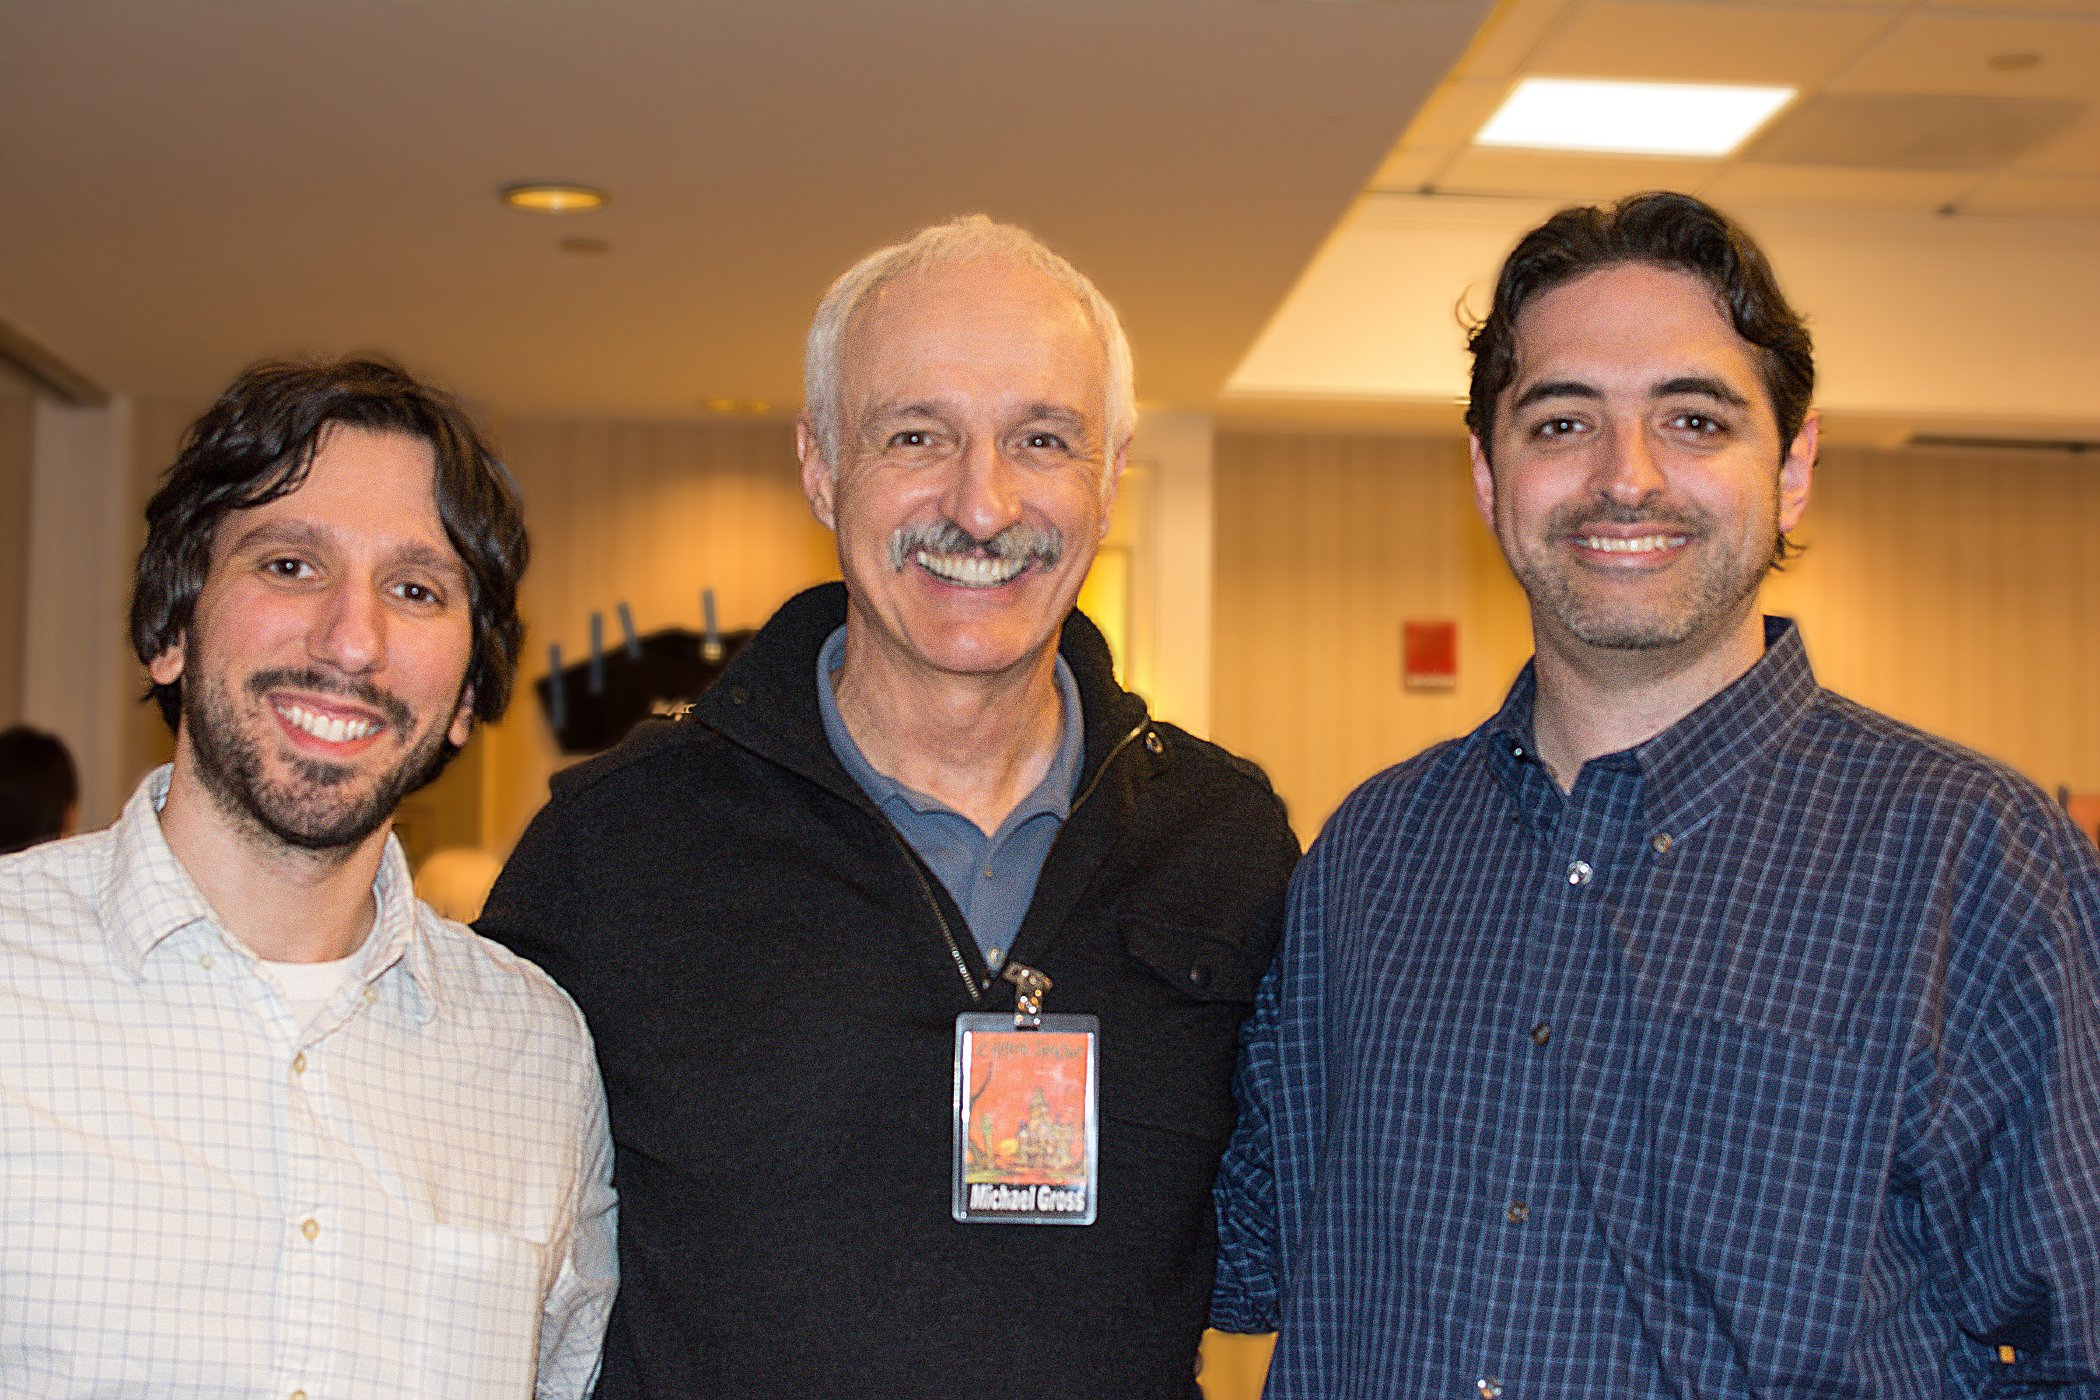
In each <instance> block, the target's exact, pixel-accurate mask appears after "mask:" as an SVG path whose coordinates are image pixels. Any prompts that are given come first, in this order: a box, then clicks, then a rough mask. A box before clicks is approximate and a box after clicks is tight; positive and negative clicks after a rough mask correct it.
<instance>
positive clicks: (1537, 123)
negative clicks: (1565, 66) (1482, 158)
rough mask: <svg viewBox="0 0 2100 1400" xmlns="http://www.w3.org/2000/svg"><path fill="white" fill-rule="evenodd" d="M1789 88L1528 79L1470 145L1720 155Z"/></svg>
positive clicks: (1780, 100)
mask: <svg viewBox="0 0 2100 1400" xmlns="http://www.w3.org/2000/svg"><path fill="white" fill-rule="evenodd" d="M1793 95H1794V89H1793V88H1790V87H1722V86H1717V85H1714V84H1710V83H1618V82H1601V81H1595V80H1590V79H1582V78H1526V79H1524V80H1523V81H1522V82H1520V83H1518V84H1517V86H1516V90H1515V91H1514V92H1512V93H1510V95H1509V97H1508V99H1507V100H1506V101H1504V102H1503V104H1502V106H1501V107H1500V109H1498V110H1497V111H1496V113H1495V115H1494V116H1492V117H1489V118H1488V122H1487V125H1486V126H1484V127H1482V128H1481V129H1480V134H1479V135H1478V136H1475V137H1474V138H1473V144H1475V145H1477V146H1524V147H1530V148H1532V149H1536V150H1547V151H1609V152H1612V153H1614V154H1619V155H1657V156H1725V155H1727V154H1728V153H1729V152H1730V151H1733V150H1734V149H1735V148H1736V147H1737V146H1739V145H1741V144H1742V143H1743V141H1744V140H1745V139H1746V138H1747V137H1749V135H1750V134H1751V133H1752V132H1754V131H1756V130H1757V129H1758V128H1759V127H1760V126H1763V125H1764V123H1765V121H1766V120H1767V119H1768V118H1770V117H1771V115H1772V114H1773V113H1774V112H1776V111H1778V110H1779V109H1780V108H1781V107H1783V106H1785V105H1786V101H1787V99H1788V98H1790V97H1792V96H1793Z"/></svg>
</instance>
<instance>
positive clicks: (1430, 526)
mask: <svg viewBox="0 0 2100 1400" xmlns="http://www.w3.org/2000/svg"><path fill="white" fill-rule="evenodd" d="M1216 463H1217V465H1216V472H1217V478H1216V479H1217V486H1216V501H1217V505H1216V512H1217V514H1216V528H1217V553H1216V563H1215V569H1216V575H1215V577H1216V584H1215V586H1216V604H1215V609H1214V613H1213V616H1214V618H1215V623H1214V626H1215V628H1216V630H1215V633H1214V641H1213V653H1212V658H1213V659H1212V679H1211V705H1212V734H1213V737H1214V738H1216V739H1217V741H1218V742H1219V743H1221V744H1223V745H1225V746H1226V747H1227V748H1230V749H1233V750H1235V751H1237V752H1239V753H1242V754H1245V755H1246V756H1247V757H1249V758H1252V759H1254V760H1255V761H1256V762H1258V763H1260V764H1261V765H1262V766H1263V767H1264V768H1265V769H1267V770H1268V773H1269V777H1270V780H1271V781H1272V782H1274V783H1275V784H1276V789H1277V791H1278V792H1279V793H1281V794H1282V795H1283V797H1284V800H1285V801H1286V802H1287V803H1288V804H1289V806H1290V809H1291V821H1292V825H1293V826H1294V827H1296V829H1297V831H1298V834H1299V837H1300V839H1301V840H1306V841H1310V840H1311V839H1312V837H1313V835H1314V834H1315V833H1316V832H1317V831H1318V829H1319V825H1320V823H1321V822H1323V821H1325V820H1326V818H1327V815H1328V813H1330V812H1331V811H1332V810H1333V809H1334V807H1335V805H1336V804H1337V803H1338V802H1340V801H1341V799H1342V798H1343V797H1344V796H1346V795H1347V794H1348V792H1349V790H1350V789H1351V788H1353V787H1355V786H1356V785H1357V784H1358V783H1360V782H1362V781H1363V780H1364V779H1365V778H1366V777H1368V776H1370V775H1371V774H1372V773H1374V772H1376V771H1377V770H1379V769H1380V768H1383V767H1385V766H1387V765H1389V764H1392V763H1396V762H1398V761H1399V760H1401V759H1403V758H1406V757H1407V756H1409V755H1410V754H1413V753H1415V752H1417V751H1418V750H1420V749H1422V748H1424V747H1425V746H1427V745H1429V744H1431V743H1434V742H1436V741H1437V740H1439V739H1445V738H1450V737H1453V736H1455V735H1459V734H1463V733H1464V732H1466V731H1467V730H1468V729H1470V728H1471V727H1472V726H1473V725H1474V724H1476V723H1478V722H1479V720H1480V718H1481V717H1482V716H1483V715H1486V714H1488V713H1491V712H1492V711H1493V709H1494V707H1495V706H1496V705H1497V704H1498V703H1500V700H1501V696H1502V693H1503V691H1504V690H1505V689H1507V687H1508V684H1509V680H1510V678H1511V676H1513V675H1514V674H1515V672H1516V669H1517V668H1518V667H1519V666H1521V665H1522V664H1523V660H1524V657H1525V656H1527V655H1528V654H1529V651H1530V640H1529V638H1530V633H1529V627H1528V623H1527V622H1526V620H1525V615H1524V610H1523V597H1522V595H1521V594H1520V593H1519V592H1518V591H1517V589H1516V586H1515V584H1514V583H1512V582H1511V581H1510V580H1509V578H1508V574H1507V571H1506V570H1504V569H1503V568H1502V567H1501V561H1500V555H1499V553H1498V552H1497V551H1496V549H1495V545H1494V540H1493V537H1492V536H1491V535H1489V534H1488V532H1487V531H1486V529H1485V528H1484V527H1483V526H1482V525H1481V524H1480V522H1479V518H1478V515H1477V513H1476V511H1475V510H1474V507H1473V497H1472V485H1471V482H1470V479H1469V477H1468V475H1467V470H1466V456H1465V446H1464V443H1463V442H1459V441H1454V440H1451V439H1447V438H1404V437H1373V436H1348V435H1339V434H1318V433H1307V434H1271V433H1241V432H1221V433H1220V434H1219V435H1218V440H1217V456H1216ZM1408 618H1455V619H1457V621H1458V624H1459V626H1458V642H1459V673H1458V685H1457V687H1456V688H1455V689H1452V690H1447V691H1406V690H1403V689H1402V688H1401V683H1400V626H1401V623H1402V622H1403V621H1404V620H1406V619H1408Z"/></svg>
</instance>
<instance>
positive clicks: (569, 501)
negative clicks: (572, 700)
mask: <svg viewBox="0 0 2100 1400" xmlns="http://www.w3.org/2000/svg"><path fill="white" fill-rule="evenodd" d="M501 436H502V438H503V443H504V454H505V460H506V461H507V462H508V464H509V466H510V468H511V471H512V472H513V474H514V475H515V476H516V477H517V479H518V485H519V488H520V490H522V491H523V493H524V496H525V519H526V524H527V526H528V528H529V529H530V530H531V532H532V567H531V568H530V570H529V571H528V572H527V574H526V577H525V585H524V589H523V597H522V599H521V611H522V612H523V613H524V616H525V622H526V628H527V632H526V641H525V648H526V650H525V657H524V661H523V664H522V665H521V666H520V667H519V672H518V692H517V696H516V699H515V700H514V701H513V704H512V708H511V713H510V715H509V716H508V717H507V718H506V719H505V720H504V722H503V723H502V724H500V725H497V726H495V727H493V728H492V729H491V730H490V731H489V733H488V734H487V735H486V736H485V737H484V742H485V743H486V745H487V753H486V755H485V757H484V762H483V765H482V772H483V782H484V786H483V809H484V811H485V812H486V813H487V814H488V819H487V821H486V823H485V826H484V831H483V837H482V842H483V845H484V846H485V847H487V848H488V849H490V850H492V851H495V852H497V853H499V854H501V853H503V852H506V851H508V850H509V848H510V846H511V845H512V844H514V843H515V842H516V840H517V838H518V835H519V834H520V833H521V832H522V831H523V830H524V829H525V824H526V822H527V821H529V820H530V819H531V816H532V813H533V812H535V811H537V810H538V809H539V807H540V804H541V803H542V802H544V801H545V800H546V795H547V778H548V777H549V775H551V774H552V773H553V772H554V770H555V769H556V768H557V767H559V766H561V764H562V763H563V761H564V760H563V759H562V758H561V756H560V755H559V754H558V753H557V751H556V749H555V746H554V741H553V736H552V735H551V733H550V732H549V731H548V729H547V725H546V721H545V719H544V718H543V717H542V716H541V714H540V713H539V708H538V703H537V701H536V700H535V699H534V697H533V696H532V694H531V690H530V686H531V684H532V682H534V681H536V680H537V679H539V678H540V677H542V676H544V675H546V673H547V646H548V643H550V642H559V643H560V644H561V648H562V655H563V659H564V661H573V660H575V659H577V658H578V657H581V656H586V655H588V654H589V646H590V614H591V613H592V612H593V611H594V610H595V611H598V612H602V613H603V614H604V615H605V635H606V642H607V645H608V646H614V645H617V644H618V641H619V635H620V633H619V621H618V618H617V616H616V613H615V608H616V605H617V604H618V603H620V602H621V601H623V600H624V601H625V602H626V603H627V604H628V606H629V607H630V608H631V609H632V610H633V613H634V622H635V628H636V630H637V631H638V632H640V633H643V634H645V635H646V634H647V633H650V632H654V631H656V630H658V629H659V628H664V627H687V628H693V629H696V630H697V629H698V628H699V626H700V620H701V618H700V591H701V590H702V589H703V588H713V589H714V591H715V606H716V610H717V613H718V616H719V618H720V621H721V625H722V627H723V628H724V629H725V630H734V629H737V628H743V627H756V626H758V625H759V624H760V623H762V622H764V621H765V620H766V619H767V618H768V617H770V616H771V615H772V613H773V610H774V609H775V608H777V607H779V606H780V604H781V603H783V602H785V601H786V600H787V599H788V598H789V597H790V596H792V595H793V594H794V593H795V592H797V591H798V590H800V589H802V588H805V587H807V586H809V585H810V584H813V583H817V582H821V581H822V580H824V579H826V578H833V577H836V576H837V573H838V562H837V557H836V555H835V553H834V551H833V548H832V542H831V535H830V533H829V532H828V531H826V530H825V529H824V528H823V527H822V526H821V525H819V524H818V523H817V522H816V520H815V519H814V518H813V517H812V516H811V515H810V513H809V505H808V503H807V502H806V501H805V500H804V499H803V496H802V488H801V484H800V482H799V481H798V480H797V478H796V468H795V452H794V430H793V429H792V428H791V427H789V426H788V425H786V424H777V423H724V424H696V423H660V424H648V423H606V422H577V421H536V420H531V419H513V420H511V421H510V422H509V423H507V424H506V425H505V426H504V429H503V432H502V434H501Z"/></svg>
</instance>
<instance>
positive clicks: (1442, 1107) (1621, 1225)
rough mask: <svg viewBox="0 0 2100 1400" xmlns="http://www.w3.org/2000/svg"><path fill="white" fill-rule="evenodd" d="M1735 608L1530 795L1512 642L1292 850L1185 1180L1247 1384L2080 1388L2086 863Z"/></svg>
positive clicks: (1286, 1388)
mask: <svg viewBox="0 0 2100 1400" xmlns="http://www.w3.org/2000/svg"><path fill="white" fill-rule="evenodd" d="M1766 638H1767V651H1766V653H1765V655H1764V657H1763V658H1762V659H1761V660H1760V661H1759V662H1758V664H1757V665H1756V666H1754V667H1752V668H1751V670H1750V671H1749V672H1748V673H1746V674H1745V675H1744V676H1743V677H1741V678H1740V679H1739V680H1737V681H1736V682H1735V683H1734V684H1733V685H1731V686H1730V687H1728V688H1727V689H1726V690H1724V691H1723V692H1722V693H1721V694H1719V695H1717V696H1715V697H1714V698H1713V699H1711V700H1709V701H1708V702H1707V703H1706V704H1705V705H1703V706H1701V707H1700V708H1699V709H1698V710H1697V711H1695V712H1694V713H1693V714H1691V715H1689V716H1687V717H1686V718H1685V719H1684V720H1682V721H1680V722H1679V723H1678V724H1676V725H1675V726H1673V727H1672V728H1670V729H1669V730H1667V731H1665V732H1664V733H1663V734H1661V735H1658V736H1657V737H1656V738H1654V739H1651V740H1649V741H1648V742H1647V743H1645V744H1642V745H1640V746H1639V747H1637V748H1635V749H1631V750H1628V751H1626V752H1624V753H1618V754H1612V755H1609V756H1606V757H1603V758H1599V759H1596V760H1594V761H1592V762H1591V763H1589V764H1588V765H1586V766H1585V767H1584V768H1583V770H1582V773H1581V775H1580V778H1579V780H1578V781H1577V783H1576V786H1575V790H1574V792H1573V793H1572V794H1570V795H1566V796H1563V795H1562V794H1561V792H1560V791H1559V789H1558V788H1557V787H1555V785H1554V784H1553V782H1552V780H1551V778H1550V777H1549V776H1548V774H1547V773H1546V771H1545V770H1544V768H1543V767H1541V765H1540V764H1539V763H1538V762H1537V761H1536V760H1535V759H1534V758H1533V757H1532V756H1531V754H1530V752H1529V748H1530V744H1531V732H1532V726H1531V714H1532V700H1533V694H1534V691H1533V684H1534V682H1533V678H1532V674H1531V672H1530V670H1529V669H1528V668H1527V670H1526V672H1525V674H1524V675H1523V676H1521V677H1520V678H1519V679H1518V681H1517V684H1516V686H1515V688H1514V689H1513V690H1512V691H1511V692H1510V695H1509V699H1508V700H1507V702H1506V703H1505V704H1504V705H1503V707H1502V710H1501V712H1500V713H1498V714H1497V715H1496V716H1495V717H1494V718H1493V719H1492V720H1490V721H1489V722H1488V723H1487V724H1485V725H1483V726H1482V727H1481V728H1480V729H1479V730H1477V731H1475V732H1474V733H1473V734H1472V735H1470V736H1468V737H1467V738H1465V739H1462V740H1458V741H1455V742H1452V743H1447V744H1442V745H1439V746H1437V747H1436V748H1433V749H1431V750H1429V751H1428V752H1426V753H1424V754H1422V755H1420V756H1419V757H1417V758H1415V759H1413V760H1412V761H1410V762H1408V763H1405V764H1402V765H1401V766H1399V767H1397V768H1394V769H1391V770H1389V771H1388V772H1386V773H1384V774H1381V775H1380V776H1378V777H1376V778H1374V779H1372V780H1371V781H1370V782H1369V783H1367V784H1365V785H1364V786H1363V787H1362V788H1360V789H1358V791H1357V792H1356V793H1355V794H1354V795H1353V796H1352V797H1351V798H1350V799H1349V800H1348V802H1346V803H1345V804H1344V805H1343V807H1342V808H1341V810H1340V811H1339V812H1337V813H1336V815H1335V817H1334V819H1333V820H1332V821H1331V822H1330V823H1329V824H1328V826H1327V829H1326V830H1325V831H1324V832H1323V833H1322V835H1321V837H1320V839H1319V841H1318V842H1317V843H1316V844H1315V845H1314V847H1313V850H1312V852H1311V854H1310V855H1309V856H1308V857H1307V858H1306V860H1305V863H1304V864H1303V865H1301V866H1300V867H1299V870H1298V875H1297V878H1296V879H1295V880H1294V881H1293V884H1292V898H1291V911H1290V923H1289V927H1288V930H1287V932H1286V934H1285V940H1284V944H1283V948H1282V951H1281V952H1280V953H1279V955H1278V959H1277V962H1276V965H1275V967H1274V968H1273V969H1272V970H1271V972H1270V974H1269V977H1268V979H1267V981H1266V982H1265V983H1264V984H1263V987H1262V991H1261V996H1260V1000H1259V1002H1258V1004H1257V1006H1256V1008H1255V1014H1254V1017H1253V1018H1252V1019H1251V1020H1250V1021H1249V1023H1248V1026H1247V1030H1246V1032H1245V1039H1244V1048H1243V1054H1242V1058H1241V1067H1240V1101H1241V1105H1242V1117H1241V1123H1240V1128H1239V1131H1238V1133H1237V1135H1236V1137H1235V1139H1234V1142H1233V1146H1232V1149H1231V1151H1230V1153H1229V1154H1228V1155H1227V1157H1226V1160H1225V1164H1224V1167H1223V1169H1222V1172H1221V1175H1220V1177H1219V1183H1218V1214H1219V1226H1220V1231H1221V1234H1222V1242H1223V1253H1222V1256H1221V1258H1220V1259H1219V1266H1218V1267H1219V1276H1218V1289H1217V1297H1216V1302H1215V1306H1214V1314H1213V1321H1214V1323H1215V1324H1216V1325H1217V1326H1219V1327H1221V1328H1224V1329H1227V1330H1230V1331H1241V1332H1253V1331H1266V1330H1268V1329H1270V1328H1272V1327H1275V1326H1277V1324H1278V1323H1279V1321H1280V1322H1281V1330H1282V1335H1281V1337H1280V1339H1279V1342H1278V1346H1277V1350H1276V1358H1275V1363H1274V1366H1273V1368H1272V1370H1271V1372H1270V1379H1269V1387H1268V1389H1267V1391H1266V1392H1265V1394H1266V1396H1267V1397H1269V1400H1294V1397H1320V1400H1334V1398H1336V1397H1356V1396H1393V1397H1407V1400H1420V1397H1447V1400H1478V1397H1481V1396H1489V1397H1492V1396H1497V1395H1499V1396H1501V1397H1502V1400H1531V1398H1532V1397H1539V1400H1547V1397H1553V1400H1565V1397H1570V1396H1598V1397H1603V1396H1611V1397H1627V1396H1658V1397H1660V1396H1676V1397H1685V1396H1700V1397H1719V1396H1749V1395H1756V1396H1781V1395H1785V1396H1810V1395H1814V1396H1852V1395H1859V1396H1925V1395H1940V1394H1954V1395H1985V1394H1992V1395H1998V1394H2027V1393H2030V1392H2031V1391H2033V1390H2046V1389H2050V1388H2052V1387H2058V1386H2061V1387H2066V1388H2068V1390H2069V1391H2071V1392H2074V1393H2077V1394H2090V1395H2100V1380H2096V1379H2095V1375H2094V1366H2095V1356H2096V1347H2100V1000H2096V998H2100V967H2096V962H2100V939H2096V929H2100V860H2096V858H2095V852H2094V851H2093V849H2092V848H2091V846H2090V844H2089V843H2087V842H2086V841H2085V840H2084V838H2083V837H2081V836H2080V834H2079V833H2078V831H2077V830H2076V829H2075V828H2074V827H2073V826H2071V824H2070V823H2069V822H2068V821H2066V820H2065V819H2064V818H2063V816H2062V815H2061V814H2060V813H2058V812H2057V811H2056V810H2055V808H2054V807H2053V806H2052V805H2051V804H2050V803H2049V802H2048V800H2047V799H2046V798H2045V797H2043V796H2042V794H2041V793H2040V792H2038V791H2037V790H2035V788H2034V787H2033V786H2032V785H2031V784H2029V783H2028V782H2026V781H2024V780H2023V779H2021V778H2018V777H2016V776H2015V775H2013V774H2012V773H2010V772H2008V771H2007V770H2005V769H2003V768H2001V767H1999V766H1997V765H1995V764H1993V763H1990V762H1989V761H1987V760H1984V759H1981V758H1978V757H1977V756H1975V755H1974V754H1971V753H1968V752H1966V751H1965V750H1962V749H1959V748H1956V747H1955V746H1953V745H1951V744H1947V743H1944V742H1942V741H1940V740H1937V739H1934V738H1932V737H1930V736H1928V735H1924V734H1921V733H1918V732H1917V731H1915V730H1911V729H1908V728H1906V727H1904V726H1902V725H1900V724H1897V723H1896V722H1895V721H1893V720H1890V719H1888V718H1886V717H1884V716H1882V715H1878V714H1876V713H1874V712H1872V711H1870V710H1867V709H1864V708H1862V707H1861V706H1858V705H1855V704H1852V703H1851V702H1849V701H1847V700H1844V699H1842V698H1841V697H1839V696H1836V695H1833V694H1831V693H1829V692H1828V691H1824V690H1822V689H1820V688H1819V687H1818V686H1817V685H1816V683H1815V678H1814V676H1813V674H1812V673H1811V672H1810V670H1809V666H1808V660H1807V657H1806V655H1805V654H1804V652H1803V651H1802V648H1801V643H1800V640H1799V637H1798V635H1797V634H1796V633H1795V632H1794V630H1793V627H1792V625H1791V624H1789V623H1786V622H1783V621H1780V620H1778V619H1768V620H1767V623H1766Z"/></svg>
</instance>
